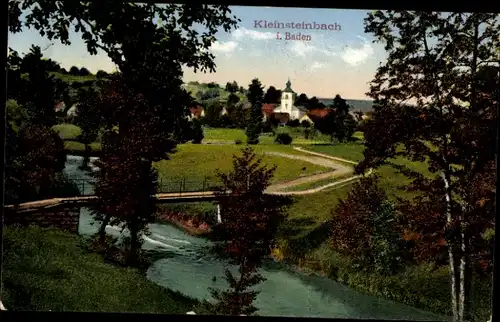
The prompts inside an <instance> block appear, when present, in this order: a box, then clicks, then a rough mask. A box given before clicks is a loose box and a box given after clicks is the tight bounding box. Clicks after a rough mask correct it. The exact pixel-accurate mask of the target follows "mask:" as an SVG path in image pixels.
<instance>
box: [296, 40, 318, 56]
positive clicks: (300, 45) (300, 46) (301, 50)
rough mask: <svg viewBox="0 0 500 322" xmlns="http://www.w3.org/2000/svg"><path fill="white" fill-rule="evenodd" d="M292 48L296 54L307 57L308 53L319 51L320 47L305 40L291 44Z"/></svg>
mask: <svg viewBox="0 0 500 322" xmlns="http://www.w3.org/2000/svg"><path fill="white" fill-rule="evenodd" d="M290 50H291V52H292V53H293V54H295V55H296V56H301V57H305V56H307V55H308V54H311V53H313V52H317V51H318V48H317V47H316V46H314V45H311V44H308V43H306V42H304V41H294V42H293V43H292V44H291V45H290Z"/></svg>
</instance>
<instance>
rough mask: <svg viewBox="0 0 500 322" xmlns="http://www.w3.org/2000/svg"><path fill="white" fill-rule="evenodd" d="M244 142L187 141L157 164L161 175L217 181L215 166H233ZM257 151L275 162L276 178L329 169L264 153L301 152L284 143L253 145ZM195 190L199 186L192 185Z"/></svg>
mask: <svg viewBox="0 0 500 322" xmlns="http://www.w3.org/2000/svg"><path fill="white" fill-rule="evenodd" d="M242 148H243V146H240V145H229V144H225V145H204V144H184V145H181V146H179V148H178V151H177V152H176V153H174V154H172V158H171V160H168V161H161V162H159V163H157V164H156V167H157V169H158V171H159V173H160V178H161V177H163V178H164V179H165V181H167V178H183V177H186V178H188V179H189V180H190V182H188V183H187V184H188V185H189V184H192V185H196V186H197V187H198V186H200V184H202V181H203V180H204V178H205V177H208V178H209V180H210V183H213V182H215V170H216V169H220V170H221V171H223V172H226V171H228V170H230V169H231V168H232V157H233V155H234V154H238V153H239V152H240V151H241V149H242ZM254 149H255V151H256V152H257V154H258V155H260V156H262V159H263V163H265V164H266V165H268V166H273V165H276V166H277V169H276V172H275V176H274V178H273V182H277V181H285V180H289V179H294V178H297V177H299V176H301V175H307V174H313V173H319V172H324V171H328V168H326V167H322V166H318V165H314V164H311V163H309V162H305V161H301V160H291V159H288V158H283V157H278V156H272V155H265V154H263V153H265V152H267V151H279V152H286V153H290V154H302V153H300V152H297V151H294V150H293V149H292V148H291V147H289V146H281V145H262V146H261V145H257V146H255V147H254ZM189 190H196V189H189Z"/></svg>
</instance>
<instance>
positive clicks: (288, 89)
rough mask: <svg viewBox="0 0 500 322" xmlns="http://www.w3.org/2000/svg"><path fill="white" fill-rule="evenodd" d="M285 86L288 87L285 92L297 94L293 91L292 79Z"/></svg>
mask: <svg viewBox="0 0 500 322" xmlns="http://www.w3.org/2000/svg"><path fill="white" fill-rule="evenodd" d="M285 85H286V87H285V89H284V90H283V92H287V93H294V94H295V92H294V91H293V89H292V82H290V78H288V81H287V82H286V84H285Z"/></svg>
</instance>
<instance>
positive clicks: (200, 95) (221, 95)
mask: <svg viewBox="0 0 500 322" xmlns="http://www.w3.org/2000/svg"><path fill="white" fill-rule="evenodd" d="M184 88H185V89H186V90H187V91H188V92H190V93H191V96H192V97H193V98H194V99H195V100H196V101H197V102H198V103H200V104H203V103H208V102H210V101H214V100H219V101H220V102H226V101H227V98H228V96H229V94H230V93H229V92H228V91H226V90H225V88H223V87H222V86H220V85H219V84H215V83H211V84H207V83H198V82H188V83H185V84H184ZM235 94H236V96H238V98H239V99H240V101H243V100H245V99H246V97H245V94H244V93H241V92H239V91H238V92H236V93H235Z"/></svg>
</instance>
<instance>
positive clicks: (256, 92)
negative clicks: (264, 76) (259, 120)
mask: <svg viewBox="0 0 500 322" xmlns="http://www.w3.org/2000/svg"><path fill="white" fill-rule="evenodd" d="M246 96H247V99H248V101H249V102H250V104H252V106H255V105H256V104H259V105H261V104H262V102H263V98H264V86H262V83H261V82H260V81H259V79H258V78H254V79H252V82H251V83H250V85H248V91H247V94H246Z"/></svg>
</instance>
